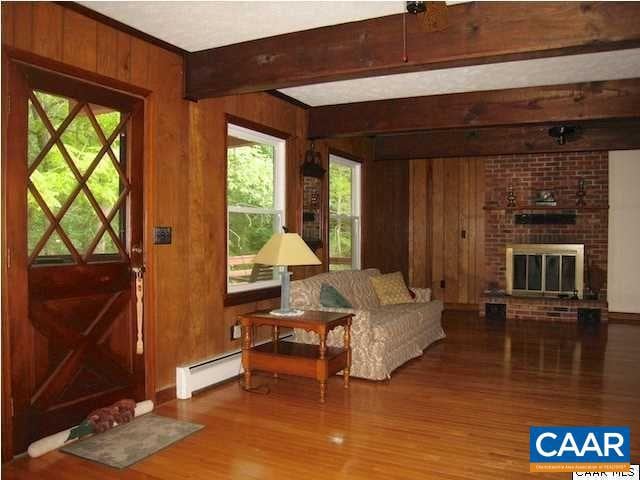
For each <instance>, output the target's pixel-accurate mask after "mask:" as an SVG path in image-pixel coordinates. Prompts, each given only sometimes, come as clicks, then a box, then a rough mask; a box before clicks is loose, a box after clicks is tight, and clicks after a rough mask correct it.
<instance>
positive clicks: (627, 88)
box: [309, 78, 640, 138]
mask: <svg viewBox="0 0 640 480" xmlns="http://www.w3.org/2000/svg"><path fill="white" fill-rule="evenodd" d="M638 112H640V78H634V79H630V80H611V81H606V82H589V83H572V84H568V85H554V86H546V87H528V88H513V89H508V90H492V91H487V92H469V93H453V94H448V95H429V96H425V97H411V98H398V99H393V100H378V101H373V102H360V103H348V104H344V105H329V106H325V107H315V108H312V109H310V110H309V137H310V138H323V137H338V136H355V135H368V134H384V133H398V132H409V131H419V130H434V129H440V128H465V127H488V126H497V125H518V124H535V123H547V122H563V121H577V120H598V119H607V118H632V117H637V116H638Z"/></svg>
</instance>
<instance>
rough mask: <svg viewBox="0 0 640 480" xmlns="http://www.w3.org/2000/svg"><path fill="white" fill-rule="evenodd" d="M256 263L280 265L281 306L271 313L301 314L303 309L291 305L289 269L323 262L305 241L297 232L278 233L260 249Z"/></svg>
mask: <svg viewBox="0 0 640 480" xmlns="http://www.w3.org/2000/svg"><path fill="white" fill-rule="evenodd" d="M253 261H254V262H255V263H261V264H262V265H273V266H274V267H280V277H281V278H282V290H281V293H280V308H279V309H276V310H271V312H270V313H271V315H278V316H296V315H301V314H302V313H303V312H302V310H296V309H292V308H290V307H289V277H290V276H291V272H289V270H288V269H287V267H289V266H290V265H320V264H321V263H322V262H321V261H320V260H318V257H316V256H315V254H314V253H313V252H312V251H311V249H310V248H309V247H308V246H307V244H306V243H304V240H302V238H301V237H300V235H298V234H297V233H276V234H274V235H273V236H272V237H271V238H270V239H269V241H268V242H267V243H266V244H265V245H264V247H262V248H261V249H260V251H259V252H258V254H257V255H256V257H255V259H254V260H253Z"/></svg>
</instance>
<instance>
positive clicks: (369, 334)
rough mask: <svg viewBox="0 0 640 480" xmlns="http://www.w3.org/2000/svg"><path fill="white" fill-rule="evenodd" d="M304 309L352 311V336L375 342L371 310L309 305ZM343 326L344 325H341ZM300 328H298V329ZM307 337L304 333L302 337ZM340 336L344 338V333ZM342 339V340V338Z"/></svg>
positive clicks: (367, 341) (360, 339)
mask: <svg viewBox="0 0 640 480" xmlns="http://www.w3.org/2000/svg"><path fill="white" fill-rule="evenodd" d="M302 309H303V310H316V311H319V312H336V313H351V314H353V319H352V321H351V335H352V338H356V336H357V337H358V339H359V341H361V342H364V344H369V343H370V342H373V325H372V323H371V314H370V312H369V310H356V309H353V308H338V307H316V306H313V307H312V306H308V307H303V308H302ZM339 328H342V327H339ZM298 330H299V329H296V331H298ZM303 338H305V335H302V336H301V337H300V339H303ZM340 338H342V334H340ZM340 341H341V340H340Z"/></svg>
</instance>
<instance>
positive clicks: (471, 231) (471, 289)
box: [465, 158, 481, 304]
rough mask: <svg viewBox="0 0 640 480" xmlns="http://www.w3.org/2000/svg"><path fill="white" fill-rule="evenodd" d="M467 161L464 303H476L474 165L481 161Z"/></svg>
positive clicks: (474, 159) (471, 159)
mask: <svg viewBox="0 0 640 480" xmlns="http://www.w3.org/2000/svg"><path fill="white" fill-rule="evenodd" d="M465 160H466V161H467V181H466V183H467V205H468V207H467V208H468V217H467V221H466V224H465V227H466V229H467V238H466V242H467V250H468V254H469V256H468V259H467V266H466V270H467V271H466V275H465V276H466V288H467V295H466V298H465V302H466V303H472V304H475V303H477V301H476V255H477V243H476V242H477V223H476V217H477V207H478V206H477V204H476V196H477V193H476V188H477V183H476V170H475V164H476V163H477V162H479V161H481V160H478V159H476V158H466V159H465Z"/></svg>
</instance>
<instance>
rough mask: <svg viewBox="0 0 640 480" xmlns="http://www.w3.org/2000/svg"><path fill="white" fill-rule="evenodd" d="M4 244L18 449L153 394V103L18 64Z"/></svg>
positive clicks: (13, 74)
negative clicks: (146, 230)
mask: <svg viewBox="0 0 640 480" xmlns="http://www.w3.org/2000/svg"><path fill="white" fill-rule="evenodd" d="M6 92H7V93H8V95H9V97H10V98H8V99H7V100H8V101H9V108H10V111H9V113H8V116H7V128H8V130H7V132H8V133H7V135H8V138H7V145H6V151H5V168H6V171H5V177H4V178H5V185H4V188H5V202H6V203H5V207H6V210H5V225H4V226H5V228H6V231H5V241H6V248H7V272H8V273H7V278H8V281H9V282H8V285H7V286H5V288H9V289H10V291H9V294H8V300H7V311H8V317H9V331H10V337H9V338H10V350H11V352H10V360H11V362H10V363H11V391H12V405H13V432H14V436H13V438H14V452H15V453H18V452H21V451H24V449H25V448H26V447H27V446H28V444H29V443H30V442H32V441H34V440H36V439H38V438H41V437H43V436H46V435H49V434H51V433H55V432H57V431H60V430H62V429H64V428H68V427H70V426H73V425H75V424H77V423H79V422H80V421H81V420H82V419H83V418H84V417H85V416H86V415H87V413H89V411H91V410H92V409H94V408H97V407H101V406H107V405H109V404H111V403H112V402H114V401H116V400H118V399H121V398H135V399H136V400H141V399H143V397H144V395H145V391H144V380H145V376H144V356H143V354H138V353H136V338H137V333H138V332H137V322H136V320H137V316H136V295H135V275H134V274H133V273H132V268H133V267H139V266H142V259H143V257H142V250H141V246H142V220H143V218H142V142H143V112H144V108H143V102H142V101H141V100H140V99H138V98H135V97H130V96H128V95H125V94H122V93H119V92H115V91H113V90H109V89H106V88H103V87H99V86H96V85H93V84H89V83H84V82H81V81H79V80H77V79H72V78H69V77H64V76H60V75H57V74H54V73H51V72H47V71H44V70H39V69H37V68H34V67H31V66H27V65H22V64H19V63H14V62H10V63H9V75H8V85H7V87H6Z"/></svg>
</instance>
